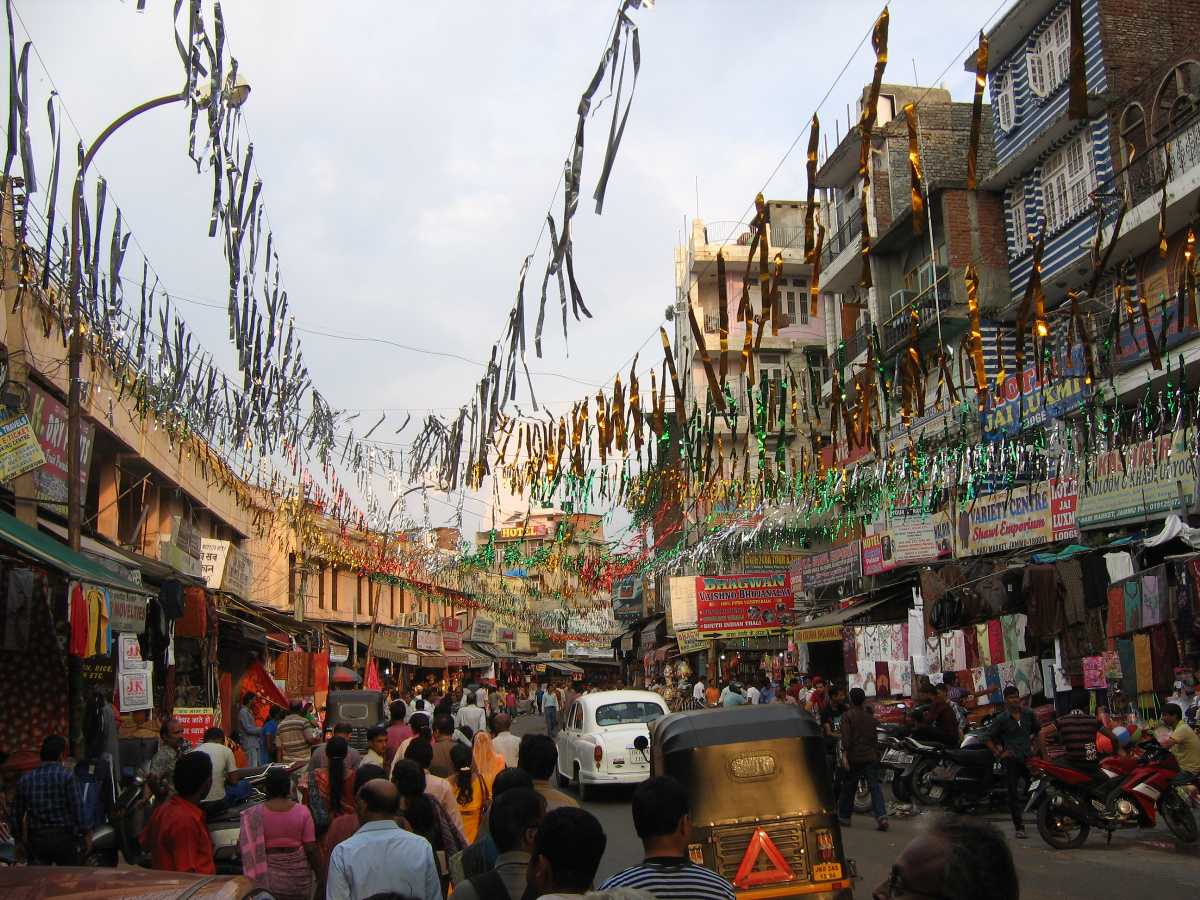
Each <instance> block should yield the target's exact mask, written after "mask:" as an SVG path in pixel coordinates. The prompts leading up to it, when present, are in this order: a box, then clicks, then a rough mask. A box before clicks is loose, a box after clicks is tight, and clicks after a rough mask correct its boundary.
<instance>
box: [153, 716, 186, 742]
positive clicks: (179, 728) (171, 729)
mask: <svg viewBox="0 0 1200 900" xmlns="http://www.w3.org/2000/svg"><path fill="white" fill-rule="evenodd" d="M158 736H159V738H161V739H162V742H163V743H164V744H166V745H167V746H168V747H170V748H171V749H172V750H178V749H179V747H180V746H181V745H182V744H183V723H182V722H180V721H179V720H178V719H176V718H175V717H174V716H171V717H170V718H169V719H167V720H166V721H165V722H163V723H162V727H161V728H159V729H158Z"/></svg>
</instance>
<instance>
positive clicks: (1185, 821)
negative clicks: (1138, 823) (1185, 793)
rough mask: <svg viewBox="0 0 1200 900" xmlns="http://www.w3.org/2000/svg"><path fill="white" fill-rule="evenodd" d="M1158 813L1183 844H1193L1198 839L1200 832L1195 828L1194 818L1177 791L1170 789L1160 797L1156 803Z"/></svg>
mask: <svg viewBox="0 0 1200 900" xmlns="http://www.w3.org/2000/svg"><path fill="white" fill-rule="evenodd" d="M1158 812H1159V814H1160V815H1161V816H1162V817H1163V821H1164V822H1166V823H1167V827H1168V828H1170V829H1171V833H1172V834H1173V835H1175V837H1177V838H1178V839H1179V840H1180V841H1181V842H1182V843H1184V844H1194V843H1196V840H1197V838H1200V830H1198V829H1197V826H1196V817H1195V816H1194V815H1192V809H1191V807H1190V806H1189V805H1188V803H1187V801H1186V800H1184V799H1183V798H1182V797H1180V796H1179V791H1177V790H1175V789H1171V790H1169V791H1167V793H1165V794H1163V795H1162V798H1161V799H1160V800H1159V801H1158Z"/></svg>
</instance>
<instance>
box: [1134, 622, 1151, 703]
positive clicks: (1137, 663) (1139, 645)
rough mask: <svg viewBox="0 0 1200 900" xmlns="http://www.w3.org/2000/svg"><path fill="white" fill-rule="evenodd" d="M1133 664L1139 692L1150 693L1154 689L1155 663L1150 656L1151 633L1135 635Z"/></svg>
mask: <svg viewBox="0 0 1200 900" xmlns="http://www.w3.org/2000/svg"><path fill="white" fill-rule="evenodd" d="M1133 665H1134V671H1135V672H1136V676H1137V692H1138V693H1139V694H1148V693H1151V692H1153V690H1154V663H1153V662H1152V660H1151V657H1150V635H1148V634H1135V635H1134V636H1133Z"/></svg>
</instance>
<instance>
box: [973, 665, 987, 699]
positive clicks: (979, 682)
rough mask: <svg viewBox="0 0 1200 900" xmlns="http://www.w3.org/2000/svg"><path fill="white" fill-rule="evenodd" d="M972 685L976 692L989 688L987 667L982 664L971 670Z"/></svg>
mask: <svg viewBox="0 0 1200 900" xmlns="http://www.w3.org/2000/svg"><path fill="white" fill-rule="evenodd" d="M971 687H972V689H973V690H974V691H975V693H977V694H978V693H979V692H980V691H986V690H987V669H986V668H985V667H983V666H980V667H979V668H977V669H972V670H971Z"/></svg>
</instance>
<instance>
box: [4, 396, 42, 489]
mask: <svg viewBox="0 0 1200 900" xmlns="http://www.w3.org/2000/svg"><path fill="white" fill-rule="evenodd" d="M45 464H46V454H44V453H43V452H42V446H41V444H39V443H38V439H37V437H36V436H35V435H34V433H33V428H32V427H31V426H30V424H29V416H27V415H25V414H24V413H21V414H20V415H16V416H12V417H11V418H8V419H5V420H4V421H3V422H0V481H9V480H10V479H13V478H16V477H17V476H18V475H24V474H25V473H26V472H29V471H32V470H33V469H36V468H38V467H39V466H44V465H45Z"/></svg>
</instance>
